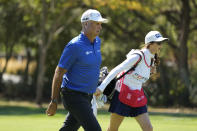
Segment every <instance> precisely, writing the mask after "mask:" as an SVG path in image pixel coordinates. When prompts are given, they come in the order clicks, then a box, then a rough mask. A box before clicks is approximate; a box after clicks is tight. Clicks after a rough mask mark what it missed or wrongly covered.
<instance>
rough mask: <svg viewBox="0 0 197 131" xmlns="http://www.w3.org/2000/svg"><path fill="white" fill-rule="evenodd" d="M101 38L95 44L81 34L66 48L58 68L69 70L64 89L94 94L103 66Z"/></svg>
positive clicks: (65, 77) (64, 80)
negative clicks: (101, 66)
mask: <svg viewBox="0 0 197 131" xmlns="http://www.w3.org/2000/svg"><path fill="white" fill-rule="evenodd" d="M100 43H101V41H100V38H99V37H96V38H95V40H94V42H93V43H91V42H90V40H89V39H88V38H87V37H86V36H85V35H84V34H83V33H81V34H80V35H79V36H77V37H75V38H73V39H72V40H71V41H70V42H69V43H68V44H67V45H66V47H65V48H64V51H63V53H62V56H61V58H60V61H59V64H58V66H59V67H61V68H64V69H66V70H67V72H66V73H65V74H64V76H63V81H62V85H61V87H62V88H65V87H67V88H69V89H72V90H76V91H80V92H85V93H94V92H95V91H96V88H97V83H98V79H99V72H100V65H101V51H100Z"/></svg>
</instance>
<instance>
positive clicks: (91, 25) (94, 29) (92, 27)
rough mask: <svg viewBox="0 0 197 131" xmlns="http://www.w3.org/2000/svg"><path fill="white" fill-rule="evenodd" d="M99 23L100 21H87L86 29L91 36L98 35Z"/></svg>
mask: <svg viewBox="0 0 197 131" xmlns="http://www.w3.org/2000/svg"><path fill="white" fill-rule="evenodd" d="M101 24H102V23H101V22H96V21H88V22H87V25H86V31H87V32H88V34H91V35H93V36H98V35H99V33H100V31H101V29H102V26H101Z"/></svg>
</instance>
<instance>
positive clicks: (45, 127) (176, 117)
mask: <svg viewBox="0 0 197 131" xmlns="http://www.w3.org/2000/svg"><path fill="white" fill-rule="evenodd" d="M44 112H45V109H38V108H36V107H35V106H32V105H31V104H24V103H22V104H21V103H18V104H7V102H2V101H0V131H58V129H59V128H60V127H61V125H62V122H63V121H64V119H65V114H66V113H65V111H64V110H63V109H62V107H60V109H58V112H57V114H56V115H55V116H53V117H48V116H46V115H45V113H44ZM109 117H110V114H109V113H108V112H107V111H106V110H99V113H98V120H99V123H100V124H101V127H102V129H103V131H106V130H107V126H108V124H109ZM150 119H151V121H152V124H153V127H154V130H155V131H197V114H196V113H193V114H183V113H164V112H163V113H161V112H150ZM79 131H83V129H82V128H80V130H79ZM119 131H141V129H140V127H139V125H138V124H137V123H136V121H135V120H134V118H125V120H124V122H123V123H122V125H121V127H120V129H119Z"/></svg>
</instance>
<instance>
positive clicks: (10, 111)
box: [0, 106, 197, 117]
mask: <svg viewBox="0 0 197 131" xmlns="http://www.w3.org/2000/svg"><path fill="white" fill-rule="evenodd" d="M45 110H46V108H33V107H25V106H24V107H23V106H0V115H6V116H9V115H10V116H13V115H35V114H40V115H42V114H45ZM66 113H67V111H65V110H64V109H58V110H57V114H63V115H65V114H66ZM98 114H102V115H109V112H108V111H107V110H106V109H99V110H98ZM149 114H150V115H152V116H155V115H157V116H172V117H197V114H184V113H166V112H149Z"/></svg>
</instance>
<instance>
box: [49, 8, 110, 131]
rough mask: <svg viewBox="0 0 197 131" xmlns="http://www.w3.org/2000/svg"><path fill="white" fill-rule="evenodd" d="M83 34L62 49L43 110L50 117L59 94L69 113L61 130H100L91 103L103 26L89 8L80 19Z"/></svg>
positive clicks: (99, 62)
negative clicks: (48, 99)
mask: <svg viewBox="0 0 197 131" xmlns="http://www.w3.org/2000/svg"><path fill="white" fill-rule="evenodd" d="M81 23H82V32H81V34H79V35H78V36H77V37H75V38H74V39H72V40H71V41H70V42H69V43H68V44H67V45H66V47H65V49H64V51H63V53H62V56H61V58H60V61H59V64H58V66H57V68H56V70H55V74H54V78H53V83H52V94H51V102H50V104H49V106H48V109H47V110H46V113H47V115H48V116H53V115H54V114H55V113H56V110H57V99H58V96H59V92H60V86H61V92H62V96H63V97H62V100H63V104H64V107H65V108H66V109H67V110H68V114H67V117H66V120H65V122H64V125H63V126H62V128H61V129H60V131H77V130H78V129H79V127H80V126H82V127H83V128H84V130H85V131H101V127H100V125H99V123H98V121H97V119H96V118H95V116H94V114H93V111H92V108H91V100H92V96H93V93H94V92H95V91H96V88H97V83H98V78H99V71H100V65H101V52H100V39H99V37H98V35H99V33H100V31H101V29H102V27H101V24H102V23H107V19H104V18H102V16H101V14H100V12H99V11H97V10H94V9H89V10H87V11H85V12H84V13H83V14H82V16H81Z"/></svg>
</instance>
